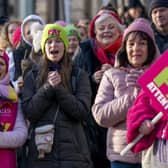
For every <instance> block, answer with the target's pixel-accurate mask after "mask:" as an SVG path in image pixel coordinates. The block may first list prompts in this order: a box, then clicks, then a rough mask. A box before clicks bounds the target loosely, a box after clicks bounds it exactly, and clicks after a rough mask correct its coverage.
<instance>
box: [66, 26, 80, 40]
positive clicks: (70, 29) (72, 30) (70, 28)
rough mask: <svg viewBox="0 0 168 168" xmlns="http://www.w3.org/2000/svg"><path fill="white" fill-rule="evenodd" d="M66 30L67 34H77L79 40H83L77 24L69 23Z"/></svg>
mask: <svg viewBox="0 0 168 168" xmlns="http://www.w3.org/2000/svg"><path fill="white" fill-rule="evenodd" d="M65 31H66V33H67V36H76V37H77V38H78V39H79V41H80V40H81V36H80V33H79V31H78V29H77V28H76V27H75V26H73V25H68V26H66V27H65Z"/></svg>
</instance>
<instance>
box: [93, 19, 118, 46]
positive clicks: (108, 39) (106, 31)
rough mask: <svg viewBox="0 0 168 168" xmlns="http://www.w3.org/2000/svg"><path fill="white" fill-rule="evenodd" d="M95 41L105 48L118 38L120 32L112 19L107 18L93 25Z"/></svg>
mask: <svg viewBox="0 0 168 168" xmlns="http://www.w3.org/2000/svg"><path fill="white" fill-rule="evenodd" d="M95 32H96V39H97V41H98V42H99V43H100V44H101V45H102V46H107V45H109V44H111V43H113V42H115V40H117V39H118V38H119V36H120V34H121V33H120V31H119V28H118V27H117V25H116V24H115V22H114V21H113V18H112V17H108V18H106V19H104V20H103V21H101V22H100V23H97V24H96V25H95Z"/></svg>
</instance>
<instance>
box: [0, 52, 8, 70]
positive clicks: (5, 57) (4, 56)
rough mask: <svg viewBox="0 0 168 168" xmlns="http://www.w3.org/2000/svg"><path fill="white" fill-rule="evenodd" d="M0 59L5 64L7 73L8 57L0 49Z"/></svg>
mask: <svg viewBox="0 0 168 168" xmlns="http://www.w3.org/2000/svg"><path fill="white" fill-rule="evenodd" d="M0 58H2V59H3V60H4V61H5V64H6V72H7V71H8V66H9V57H8V55H7V53H6V52H5V51H4V50H2V49H0Z"/></svg>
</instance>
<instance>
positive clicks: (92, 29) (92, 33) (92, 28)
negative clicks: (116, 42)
mask: <svg viewBox="0 0 168 168" xmlns="http://www.w3.org/2000/svg"><path fill="white" fill-rule="evenodd" d="M104 13H106V14H109V15H111V16H112V17H113V18H114V19H115V20H116V21H117V22H118V23H119V24H120V25H122V20H121V19H120V17H119V15H118V14H117V13H116V12H113V11H103V12H100V13H98V14H97V15H96V16H95V17H94V18H93V19H92V20H91V22H90V25H89V34H90V37H92V38H95V36H96V34H95V21H96V20H97V19H98V18H99V17H100V16H101V15H102V14H104Z"/></svg>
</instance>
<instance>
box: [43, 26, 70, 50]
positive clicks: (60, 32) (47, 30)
mask: <svg viewBox="0 0 168 168" xmlns="http://www.w3.org/2000/svg"><path fill="white" fill-rule="evenodd" d="M53 37H59V38H60V39H61V40H62V41H63V43H64V45H65V49H66V50H67V49H68V37H67V34H66V31H65V29H64V28H63V27H62V26H60V25H58V24H46V25H45V27H44V30H43V34H42V39H41V49H42V52H43V53H45V43H46V41H47V40H48V39H50V38H53Z"/></svg>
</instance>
